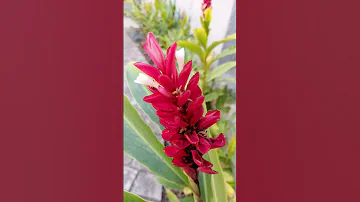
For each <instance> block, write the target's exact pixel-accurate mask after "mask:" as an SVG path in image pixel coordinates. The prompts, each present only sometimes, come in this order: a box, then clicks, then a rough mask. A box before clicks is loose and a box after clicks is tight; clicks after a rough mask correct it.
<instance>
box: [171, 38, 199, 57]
mask: <svg viewBox="0 0 360 202" xmlns="http://www.w3.org/2000/svg"><path fill="white" fill-rule="evenodd" d="M177 45H178V46H180V47H183V48H186V49H188V50H189V51H191V52H193V53H195V54H197V55H198V56H199V57H200V59H201V60H203V59H204V51H203V50H202V49H201V47H200V46H199V45H197V44H195V43H193V42H191V41H179V42H177Z"/></svg>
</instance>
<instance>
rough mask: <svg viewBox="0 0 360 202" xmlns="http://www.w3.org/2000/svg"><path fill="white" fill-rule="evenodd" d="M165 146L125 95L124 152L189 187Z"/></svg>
mask: <svg viewBox="0 0 360 202" xmlns="http://www.w3.org/2000/svg"><path fill="white" fill-rule="evenodd" d="M163 149H164V145H162V144H161V143H160V141H159V140H158V139H157V138H156V136H155V135H154V133H153V132H152V131H151V129H150V127H149V126H148V125H146V124H145V123H144V121H143V120H142V119H141V117H140V115H139V114H138V112H137V111H136V109H135V108H134V107H133V106H132V105H131V104H130V102H129V100H128V98H127V97H126V96H125V95H124V151H125V153H127V154H128V155H129V156H130V157H132V158H134V159H136V160H137V161H138V162H140V163H141V164H143V165H144V166H145V167H147V168H149V170H151V171H152V172H153V173H154V174H156V175H158V176H160V177H163V178H165V179H167V180H168V181H171V182H174V183H176V184H179V185H181V186H184V187H187V186H188V179H187V177H186V175H185V174H184V172H183V171H182V170H181V169H180V168H178V167H176V166H174V165H172V163H171V158H170V157H168V156H166V155H165V153H164V151H163Z"/></svg>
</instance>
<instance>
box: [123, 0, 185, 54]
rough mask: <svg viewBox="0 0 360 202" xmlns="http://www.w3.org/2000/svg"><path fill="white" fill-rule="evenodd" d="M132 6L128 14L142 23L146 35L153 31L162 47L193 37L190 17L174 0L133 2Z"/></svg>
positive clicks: (141, 26) (142, 29)
mask: <svg viewBox="0 0 360 202" xmlns="http://www.w3.org/2000/svg"><path fill="white" fill-rule="evenodd" d="M132 7H133V9H132V11H131V12H130V13H128V15H129V16H130V17H131V18H133V19H134V20H135V21H136V22H137V23H138V24H139V25H140V29H141V32H142V33H143V34H144V36H146V35H147V33H149V32H152V33H153V34H154V35H155V37H156V38H157V39H158V40H159V44H160V46H161V48H163V49H166V48H167V47H169V46H170V45H171V44H172V43H173V42H174V41H180V40H188V39H189V38H192V35H191V34H190V19H189V17H188V16H187V15H186V13H185V12H182V13H180V12H179V11H178V10H177V9H176V5H175V3H174V2H173V1H172V0H155V1H154V2H153V3H146V2H142V3H140V4H137V3H135V2H133V4H132Z"/></svg>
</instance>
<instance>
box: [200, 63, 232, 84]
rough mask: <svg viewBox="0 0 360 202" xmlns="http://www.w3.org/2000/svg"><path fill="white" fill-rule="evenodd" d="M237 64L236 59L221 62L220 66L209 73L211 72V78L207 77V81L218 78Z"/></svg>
mask: <svg viewBox="0 0 360 202" xmlns="http://www.w3.org/2000/svg"><path fill="white" fill-rule="evenodd" d="M235 66H236V61H231V62H226V63H224V64H221V65H220V66H218V67H216V68H215V69H213V70H211V72H210V73H209V74H210V76H209V79H207V80H206V81H207V82H210V81H211V80H213V79H216V78H217V77H219V76H221V75H223V74H224V73H225V72H227V71H229V70H230V69H232V68H233V67H235Z"/></svg>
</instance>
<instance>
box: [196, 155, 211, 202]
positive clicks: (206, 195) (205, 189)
mask: <svg viewBox="0 0 360 202" xmlns="http://www.w3.org/2000/svg"><path fill="white" fill-rule="evenodd" d="M203 157H204V159H206V160H209V158H206V157H208V154H205V155H204V156H203ZM199 184H200V193H201V198H202V200H203V201H204V202H205V201H212V197H213V196H212V190H211V175H208V174H205V173H202V172H199Z"/></svg>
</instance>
